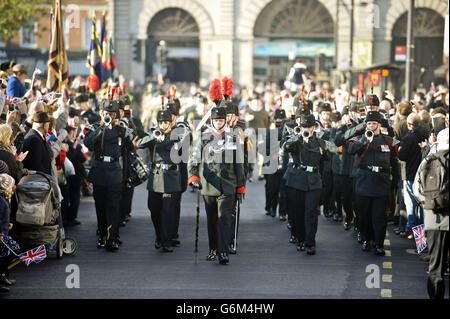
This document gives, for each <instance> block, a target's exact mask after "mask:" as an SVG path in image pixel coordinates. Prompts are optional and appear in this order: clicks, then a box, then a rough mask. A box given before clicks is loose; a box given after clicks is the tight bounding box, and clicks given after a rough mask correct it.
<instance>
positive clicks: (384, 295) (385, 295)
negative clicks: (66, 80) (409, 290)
mask: <svg viewBox="0 0 450 319" xmlns="http://www.w3.org/2000/svg"><path fill="white" fill-rule="evenodd" d="M381 297H382V298H392V290H391V289H381Z"/></svg>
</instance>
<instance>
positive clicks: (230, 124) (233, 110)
mask: <svg viewBox="0 0 450 319" xmlns="http://www.w3.org/2000/svg"><path fill="white" fill-rule="evenodd" d="M220 107H224V108H225V112H226V116H227V117H226V128H225V131H226V133H227V134H232V137H233V140H232V143H233V144H232V147H233V148H235V147H236V143H237V141H238V140H243V141H244V163H243V164H244V176H245V180H247V174H248V169H247V168H248V149H247V143H248V138H247V137H246V136H245V134H244V129H245V122H243V121H240V120H239V109H238V106H237V105H236V104H234V103H233V102H231V101H230V100H226V101H222V103H221V104H220ZM235 202H236V204H237V198H236V200H235ZM236 206H237V205H234V206H233V211H232V213H231V222H230V236H229V245H228V252H229V253H230V254H233V255H234V254H236V253H237V250H236V247H235V242H234V239H235V236H237V234H236V231H237V227H238V225H237V224H236V223H239V216H238V215H237V214H238V212H237V209H236Z"/></svg>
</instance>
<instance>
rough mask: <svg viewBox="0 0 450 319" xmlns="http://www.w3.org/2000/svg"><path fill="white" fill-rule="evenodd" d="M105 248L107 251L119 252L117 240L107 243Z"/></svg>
mask: <svg viewBox="0 0 450 319" xmlns="http://www.w3.org/2000/svg"><path fill="white" fill-rule="evenodd" d="M105 248H106V250H107V251H110V252H115V251H118V250H119V244H118V243H117V242H116V241H115V240H108V241H106V245H105Z"/></svg>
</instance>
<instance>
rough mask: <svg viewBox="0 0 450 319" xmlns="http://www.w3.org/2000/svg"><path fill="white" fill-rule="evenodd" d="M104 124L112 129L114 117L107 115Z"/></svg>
mask: <svg viewBox="0 0 450 319" xmlns="http://www.w3.org/2000/svg"><path fill="white" fill-rule="evenodd" d="M103 123H104V124H105V126H106V127H108V128H110V127H111V123H112V117H111V116H109V115H106V116H104V117H103Z"/></svg>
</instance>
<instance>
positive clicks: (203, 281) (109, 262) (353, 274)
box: [0, 181, 448, 299]
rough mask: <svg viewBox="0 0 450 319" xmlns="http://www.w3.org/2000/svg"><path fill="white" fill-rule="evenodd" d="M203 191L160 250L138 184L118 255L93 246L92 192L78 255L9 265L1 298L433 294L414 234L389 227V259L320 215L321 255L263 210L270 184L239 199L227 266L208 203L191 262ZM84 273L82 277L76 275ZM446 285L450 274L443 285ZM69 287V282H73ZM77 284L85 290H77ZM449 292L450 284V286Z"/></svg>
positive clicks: (188, 197)
mask: <svg viewBox="0 0 450 319" xmlns="http://www.w3.org/2000/svg"><path fill="white" fill-rule="evenodd" d="M196 200H197V193H191V192H190V191H189V190H188V191H187V192H185V193H184V194H183V198H182V205H181V207H182V211H181V221H180V230H179V235H180V238H179V239H180V241H181V245H180V247H176V248H175V251H174V252H173V253H162V252H161V251H159V250H156V249H155V248H154V240H155V235H154V234H155V233H154V228H153V224H152V222H151V218H150V213H149V210H148V209H147V191H146V189H145V185H140V186H139V187H137V188H136V189H135V194H134V200H133V209H132V219H131V220H130V222H129V223H128V224H127V225H126V227H123V228H120V236H121V239H122V240H123V245H122V246H121V247H120V250H119V251H118V252H115V253H111V252H107V251H105V250H104V249H98V248H97V247H96V244H97V237H96V215H95V208H94V201H93V198H92V197H84V198H83V199H82V202H81V206H80V209H79V214H78V220H80V221H81V225H78V226H72V227H70V228H66V236H67V237H71V238H75V239H76V240H77V242H78V252H77V254H76V255H75V256H64V258H62V259H61V260H57V259H56V258H55V257H53V256H49V257H47V259H46V260H44V261H43V262H41V263H39V264H31V265H30V266H29V267H27V266H26V265H25V264H23V263H20V264H18V265H17V266H15V267H14V268H13V269H12V271H11V277H13V278H15V279H17V284H16V285H15V286H14V287H12V289H11V292H10V293H9V294H7V295H0V299H1V298H5V299H6V298H11V299H21V298H33V299H34V298H37V299H41V298H51V299H73V298H76V299H143V298H144V299H147V298H151V299H216V298H217V299H229V298H232V299H260V298H261V299H304V298H308V299H427V298H428V295H427V290H426V280H427V273H426V270H427V263H426V262H424V261H422V260H420V259H419V258H418V256H417V253H414V249H415V244H414V241H413V240H407V239H402V238H399V237H398V236H396V235H395V234H394V232H393V230H392V227H393V226H392V225H390V226H388V231H387V237H386V240H387V241H386V243H385V249H386V251H387V252H388V253H387V255H386V256H384V257H379V256H376V255H374V254H373V252H368V253H366V252H363V251H362V250H361V248H360V245H359V244H358V243H357V241H356V238H355V236H354V233H353V230H350V231H344V228H343V225H342V223H336V222H333V221H330V220H327V219H326V218H325V217H324V216H322V215H321V216H319V226H318V232H317V237H316V241H317V246H316V250H317V254H316V255H314V256H309V255H307V254H306V253H305V252H301V253H300V252H297V250H296V246H295V245H293V244H289V243H288V240H289V237H290V234H289V231H288V230H287V228H286V222H281V221H279V220H278V216H277V217H276V218H272V217H269V216H265V211H264V182H258V181H256V182H253V183H248V185H247V194H246V198H245V200H244V202H243V204H242V206H241V218H240V226H239V238H238V247H237V248H238V254H237V255H230V263H229V264H228V265H226V266H223V265H219V263H218V262H217V261H216V262H208V261H206V260H205V257H206V255H207V254H208V237H207V228H206V214H205V211H204V203H203V201H201V213H200V229H199V254H198V262H197V264H195V262H194V242H195V215H196ZM78 275H79V276H78ZM446 286H447V287H448V280H447V282H446ZM70 287H72V288H70ZM78 287H79V288H78ZM447 291H448V288H447Z"/></svg>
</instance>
